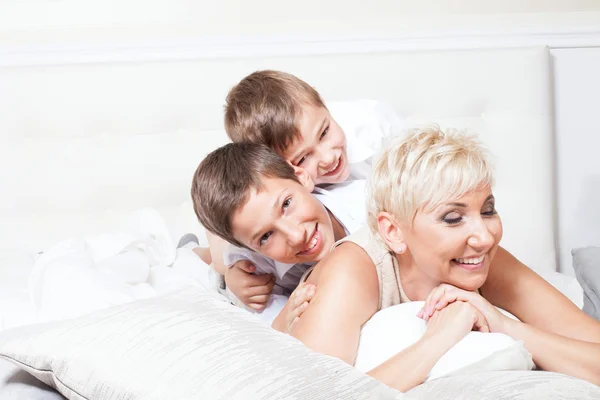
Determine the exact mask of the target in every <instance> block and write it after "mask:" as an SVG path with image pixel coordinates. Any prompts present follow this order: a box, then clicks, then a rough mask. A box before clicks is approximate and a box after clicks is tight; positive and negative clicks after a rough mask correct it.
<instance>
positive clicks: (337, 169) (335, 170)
mask: <svg viewBox="0 0 600 400" xmlns="http://www.w3.org/2000/svg"><path fill="white" fill-rule="evenodd" d="M342 168H344V159H343V155H341V156H340V158H338V159H337V163H336V164H335V165H334V166H333V168H331V169H330V170H329V171H327V172H326V173H325V174H324V175H323V176H336V175H337V174H339V173H340V171H341V170H342Z"/></svg>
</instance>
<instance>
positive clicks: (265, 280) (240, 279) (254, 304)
mask: <svg viewBox="0 0 600 400" xmlns="http://www.w3.org/2000/svg"><path fill="white" fill-rule="evenodd" d="M255 271H256V267H255V266H254V264H252V263H251V262H250V261H248V260H240V261H238V262H236V263H235V264H234V265H233V266H232V267H231V268H227V271H226V273H225V283H226V284H227V287H228V288H229V290H231V292H232V293H233V294H234V295H235V296H236V297H237V298H238V299H239V300H240V301H241V302H242V303H244V304H245V305H246V306H248V307H249V308H251V309H253V310H256V311H262V310H263V309H264V308H265V306H266V305H267V301H268V300H269V296H271V292H272V291H273V285H274V284H275V276H274V275H272V274H263V275H254V272H255Z"/></svg>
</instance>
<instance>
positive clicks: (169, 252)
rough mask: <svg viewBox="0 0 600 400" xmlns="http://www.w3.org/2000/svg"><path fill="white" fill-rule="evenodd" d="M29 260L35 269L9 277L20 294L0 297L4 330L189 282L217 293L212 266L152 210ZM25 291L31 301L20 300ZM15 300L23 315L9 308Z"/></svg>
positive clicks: (62, 244) (136, 214) (74, 313)
mask: <svg viewBox="0 0 600 400" xmlns="http://www.w3.org/2000/svg"><path fill="white" fill-rule="evenodd" d="M29 262H30V263H31V264H33V266H32V267H30V268H22V269H20V270H19V272H18V274H19V276H18V277H11V279H13V280H15V282H13V284H12V285H11V286H12V289H11V290H13V291H18V292H19V293H18V294H19V296H13V297H12V298H11V297H8V296H6V297H7V298H1V299H0V300H1V301H2V303H4V304H0V307H1V308H0V309H1V310H2V311H1V312H0V314H3V318H2V321H3V325H2V327H1V328H3V329H6V328H9V327H12V326H17V325H22V324H24V323H33V322H44V321H50V320H57V319H64V318H74V317H77V316H80V315H83V314H86V313H89V312H92V311H95V310H98V309H102V308H106V307H110V306H113V305H117V304H122V303H125V302H129V301H133V300H137V299H143V298H148V297H153V296H157V295H161V294H164V293H168V292H171V291H174V290H178V289H181V288H183V287H186V286H197V287H202V288H204V289H206V290H209V291H214V292H215V293H217V291H216V287H215V285H214V284H213V283H211V279H210V271H211V268H210V267H209V266H208V265H207V264H205V263H204V262H203V261H202V260H201V259H200V258H199V257H198V256H196V255H195V254H194V253H193V251H192V250H191V249H190V248H180V249H176V248H175V244H174V243H173V241H172V239H171V235H170V233H169V231H168V229H167V226H166V224H165V221H164V220H163V218H162V217H161V216H160V215H159V213H158V212H157V211H155V210H153V209H150V208H144V209H140V210H137V211H135V212H133V213H132V214H131V215H130V216H129V218H127V220H126V221H124V222H123V224H122V225H121V226H119V227H116V228H115V231H113V232H108V233H104V234H99V235H95V236H89V237H84V238H73V239H68V240H65V241H63V242H60V243H58V244H56V245H55V246H53V247H52V248H50V249H48V250H46V251H45V252H43V253H42V254H40V255H39V256H37V258H36V259H35V260H29ZM13 264H14V263H13ZM8 268H10V266H7V270H8ZM13 269H16V268H13ZM24 274H27V275H28V276H27V277H25V276H23V275H24ZM25 279H27V281H28V282H27V283H26V284H25V282H24V281H25ZM17 281H18V282H17ZM15 283H16V284H15ZM24 285H26V287H24ZM25 291H27V292H28V297H29V301H28V303H29V304H27V302H24V301H22V300H23V292H25ZM13 294H14V293H13ZM16 298H19V299H20V300H19V301H18V308H20V313H15V312H14V311H10V310H9V309H11V308H13V307H10V302H12V303H15V301H16V300H15V299H16ZM7 306H9V307H7ZM9 311H10V313H11V315H10V316H6V315H4V314H6V313H8V312H9Z"/></svg>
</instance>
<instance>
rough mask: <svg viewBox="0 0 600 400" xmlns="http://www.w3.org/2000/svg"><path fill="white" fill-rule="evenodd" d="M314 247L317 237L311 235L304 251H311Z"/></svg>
mask: <svg viewBox="0 0 600 400" xmlns="http://www.w3.org/2000/svg"><path fill="white" fill-rule="evenodd" d="M316 245H317V235H313V238H312V240H311V241H310V243H309V244H308V246H307V247H306V249H305V250H304V251H309V250H312V249H313V247H315V246H316Z"/></svg>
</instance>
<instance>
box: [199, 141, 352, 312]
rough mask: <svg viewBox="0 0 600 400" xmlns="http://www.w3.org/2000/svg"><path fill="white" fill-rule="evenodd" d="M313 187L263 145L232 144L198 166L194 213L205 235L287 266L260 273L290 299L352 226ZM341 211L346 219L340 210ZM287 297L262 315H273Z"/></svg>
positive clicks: (336, 205) (308, 178) (212, 154)
mask: <svg viewBox="0 0 600 400" xmlns="http://www.w3.org/2000/svg"><path fill="white" fill-rule="evenodd" d="M313 188H314V185H313V183H312V180H311V179H310V177H309V176H308V174H307V173H306V171H304V170H302V169H296V170H294V168H292V167H291V166H290V165H289V164H288V163H287V162H286V161H285V160H284V159H283V158H281V157H280V156H279V155H277V154H276V153H275V152H273V151H272V150H271V149H269V148H268V147H266V146H264V145H259V144H255V143H230V144H228V145H225V146H223V147H221V148H219V149H217V150H215V151H213V152H212V153H210V154H209V155H208V156H207V157H206V158H205V159H204V160H203V161H202V162H201V163H200V165H199V166H198V169H197V170H196V173H195V174H194V179H193V182H192V189H191V196H192V200H193V203H194V211H195V213H196V216H197V217H198V220H199V221H200V223H201V224H202V225H203V226H204V227H205V228H206V229H207V230H208V231H209V232H211V233H212V234H214V235H217V236H218V237H220V238H221V239H223V240H225V241H227V242H229V243H231V244H233V245H236V246H238V248H240V249H246V250H248V251H250V252H252V253H254V254H258V253H260V254H261V255H262V256H263V257H264V258H265V259H266V260H273V262H277V263H280V264H281V265H286V266H287V265H289V266H290V268H288V269H287V270H284V271H283V273H281V272H282V271H280V270H278V269H277V268H276V267H274V268H273V269H272V270H271V271H262V272H272V273H273V274H274V275H275V281H274V284H275V286H276V288H277V289H278V291H277V293H278V294H282V295H285V296H289V294H290V293H292V292H293V291H294V289H296V287H297V285H298V283H299V281H300V278H301V277H302V275H303V274H304V272H305V271H306V270H307V269H308V268H309V267H310V266H312V265H313V264H314V263H315V262H317V261H319V260H321V259H322V258H323V257H324V256H325V255H326V254H327V253H328V252H329V250H330V249H331V247H332V246H333V244H334V243H335V242H336V241H337V240H339V239H341V238H343V237H345V236H346V235H347V234H348V233H350V230H349V229H348V227H347V225H352V224H353V223H354V221H348V220H347V219H346V221H344V219H342V218H340V217H339V215H334V214H335V211H336V210H335V208H338V209H340V207H339V202H338V203H336V202H331V201H330V200H329V199H326V200H325V201H324V202H325V203H329V206H325V205H324V204H323V203H322V202H320V201H319V200H318V199H317V196H319V195H312V194H311V191H312V190H313ZM340 214H341V215H342V216H345V213H344V210H341V212H340ZM353 228H355V229H353V231H354V230H356V227H353ZM273 265H275V264H273ZM285 300H286V299H283V298H281V299H280V300H279V303H278V305H277V306H276V307H273V309H272V310H270V312H269V314H270V315H271V317H270V318H263V319H267V320H269V321H270V320H272V319H273V318H274V317H275V316H277V314H278V313H279V312H280V311H281V306H282V305H283V304H285ZM300 311H301V310H300Z"/></svg>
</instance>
